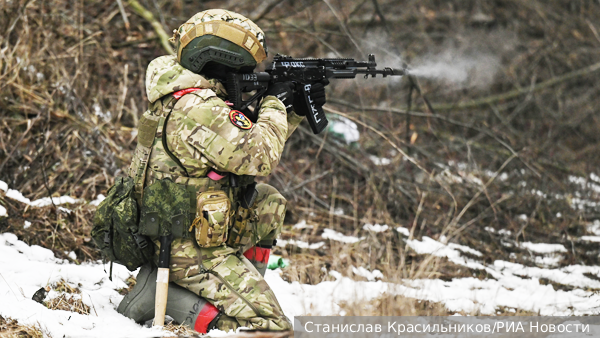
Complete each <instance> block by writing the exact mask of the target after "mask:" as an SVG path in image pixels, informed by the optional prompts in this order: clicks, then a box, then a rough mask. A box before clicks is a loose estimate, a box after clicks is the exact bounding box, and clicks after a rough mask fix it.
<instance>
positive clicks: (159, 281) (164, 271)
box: [154, 268, 169, 326]
mask: <svg viewBox="0 0 600 338" xmlns="http://www.w3.org/2000/svg"><path fill="white" fill-rule="evenodd" d="M168 295H169V268H158V274H157V275H156V299H155V307H154V326H164V325H165V313H166V311H167V297H168Z"/></svg>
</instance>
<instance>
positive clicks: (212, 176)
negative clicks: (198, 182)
mask: <svg viewBox="0 0 600 338" xmlns="http://www.w3.org/2000/svg"><path fill="white" fill-rule="evenodd" d="M206 176H208V178H210V179H211V180H213V181H218V180H220V179H222V178H223V177H225V175H221V174H219V173H217V172H216V171H214V170H211V171H210V172H209V173H208V175H206Z"/></svg>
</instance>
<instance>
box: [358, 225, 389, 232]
mask: <svg viewBox="0 0 600 338" xmlns="http://www.w3.org/2000/svg"><path fill="white" fill-rule="evenodd" d="M388 229H389V227H388V226H387V224H384V225H381V224H370V223H366V224H365V225H363V230H367V231H373V232H384V231H387V230H388Z"/></svg>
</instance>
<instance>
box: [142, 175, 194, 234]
mask: <svg viewBox="0 0 600 338" xmlns="http://www.w3.org/2000/svg"><path fill="white" fill-rule="evenodd" d="M195 197H196V196H195V193H194V191H192V190H190V189H188V187H187V186H185V185H183V184H177V183H175V182H173V181H172V180H171V179H168V178H166V179H162V180H157V181H156V182H154V183H152V184H151V185H149V186H147V187H145V188H144V194H143V198H142V212H141V217H140V233H141V234H142V235H145V236H150V237H160V236H169V235H173V237H175V238H189V237H190V233H189V231H188V227H189V225H190V224H192V220H193V219H194V217H193V216H194V215H193V213H192V212H193V211H192V210H191V209H192V208H191V204H192V203H195V201H196V198H195ZM194 209H195V208H194Z"/></svg>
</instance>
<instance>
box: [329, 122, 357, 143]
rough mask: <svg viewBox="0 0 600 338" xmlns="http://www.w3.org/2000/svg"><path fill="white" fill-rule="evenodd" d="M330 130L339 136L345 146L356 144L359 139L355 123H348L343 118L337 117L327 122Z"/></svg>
mask: <svg viewBox="0 0 600 338" xmlns="http://www.w3.org/2000/svg"><path fill="white" fill-rule="evenodd" d="M329 122H330V123H329V125H330V126H331V127H330V130H331V131H332V132H334V133H336V134H340V135H341V136H342V138H343V139H344V141H346V144H350V143H352V142H356V141H358V140H359V139H360V133H359V132H358V127H357V126H356V123H354V122H352V121H350V120H349V119H347V118H345V117H343V116H337V117H336V118H335V119H332V120H330V121H329Z"/></svg>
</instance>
